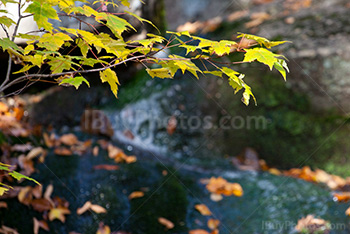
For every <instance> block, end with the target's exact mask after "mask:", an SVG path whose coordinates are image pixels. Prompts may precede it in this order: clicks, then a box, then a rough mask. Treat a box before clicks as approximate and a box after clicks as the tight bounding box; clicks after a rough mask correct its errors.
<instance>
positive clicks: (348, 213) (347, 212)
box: [345, 207, 350, 216]
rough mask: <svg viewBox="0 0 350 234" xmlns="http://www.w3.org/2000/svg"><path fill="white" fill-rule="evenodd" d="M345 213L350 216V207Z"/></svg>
mask: <svg viewBox="0 0 350 234" xmlns="http://www.w3.org/2000/svg"><path fill="white" fill-rule="evenodd" d="M345 214H346V215H348V216H350V207H349V208H348V209H347V210H346V211H345Z"/></svg>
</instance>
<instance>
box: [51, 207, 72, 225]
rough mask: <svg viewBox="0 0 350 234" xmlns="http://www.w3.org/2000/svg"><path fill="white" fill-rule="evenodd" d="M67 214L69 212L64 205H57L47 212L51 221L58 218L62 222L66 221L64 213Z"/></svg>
mask: <svg viewBox="0 0 350 234" xmlns="http://www.w3.org/2000/svg"><path fill="white" fill-rule="evenodd" d="M68 214H70V210H68V209H67V208H66V207H62V206H59V207H57V208H52V209H51V210H50V212H49V220H50V221H53V220H55V219H58V220H60V221H61V222H62V223H64V222H65V221H66V217H65V215H68Z"/></svg>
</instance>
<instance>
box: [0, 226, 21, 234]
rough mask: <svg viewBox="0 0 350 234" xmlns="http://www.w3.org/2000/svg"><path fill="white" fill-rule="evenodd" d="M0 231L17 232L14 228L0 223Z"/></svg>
mask: <svg viewBox="0 0 350 234" xmlns="http://www.w3.org/2000/svg"><path fill="white" fill-rule="evenodd" d="M0 233H4V234H19V233H18V232H17V230H16V229H13V228H10V227H7V226H5V225H2V226H1V227H0Z"/></svg>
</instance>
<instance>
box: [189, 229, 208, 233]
mask: <svg viewBox="0 0 350 234" xmlns="http://www.w3.org/2000/svg"><path fill="white" fill-rule="evenodd" d="M189 234H209V232H207V231H206V230H203V229H195V230H191V231H190V232H189Z"/></svg>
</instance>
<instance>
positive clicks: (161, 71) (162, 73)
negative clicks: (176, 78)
mask: <svg viewBox="0 0 350 234" xmlns="http://www.w3.org/2000/svg"><path fill="white" fill-rule="evenodd" d="M146 71H147V73H148V74H149V75H150V76H151V77H152V78H154V77H158V78H161V79H164V78H173V76H172V75H171V72H170V71H169V69H167V68H164V67H163V68H155V69H146Z"/></svg>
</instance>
